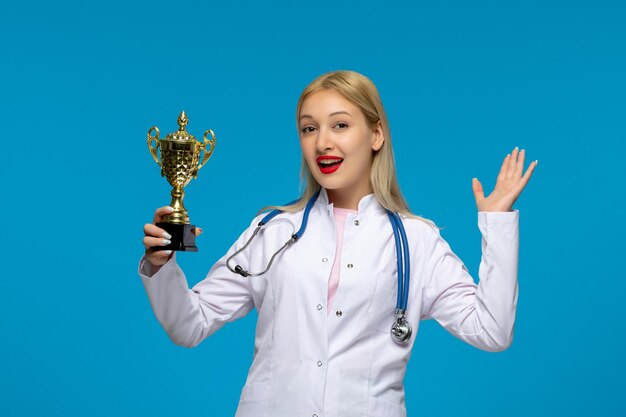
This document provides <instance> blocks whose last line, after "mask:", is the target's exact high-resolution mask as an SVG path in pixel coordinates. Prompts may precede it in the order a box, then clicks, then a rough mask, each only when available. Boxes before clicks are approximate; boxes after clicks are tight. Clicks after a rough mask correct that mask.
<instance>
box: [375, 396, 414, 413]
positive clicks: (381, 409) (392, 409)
mask: <svg viewBox="0 0 626 417" xmlns="http://www.w3.org/2000/svg"><path fill="white" fill-rule="evenodd" d="M367 415H368V416H385V417H406V408H404V407H402V406H400V405H398V404H394V403H391V402H389V401H385V400H381V399H379V398H373V397H370V400H369V407H368V410H367Z"/></svg>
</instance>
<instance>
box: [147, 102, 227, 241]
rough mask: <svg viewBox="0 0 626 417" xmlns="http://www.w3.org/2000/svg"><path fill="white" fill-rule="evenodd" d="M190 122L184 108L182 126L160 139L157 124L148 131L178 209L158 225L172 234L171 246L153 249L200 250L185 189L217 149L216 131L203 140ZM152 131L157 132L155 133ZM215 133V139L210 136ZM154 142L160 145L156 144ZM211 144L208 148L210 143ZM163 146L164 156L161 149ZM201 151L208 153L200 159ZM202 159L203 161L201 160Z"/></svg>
mask: <svg viewBox="0 0 626 417" xmlns="http://www.w3.org/2000/svg"><path fill="white" fill-rule="evenodd" d="M187 123H188V119H187V115H186V114H185V112H184V111H183V112H182V113H181V114H180V116H178V126H179V129H178V131H176V132H172V133H170V134H168V135H167V137H166V138H165V139H159V129H158V128H157V127H156V126H153V127H151V128H150V130H148V149H149V150H150V154H152V158H154V161H155V162H156V163H157V164H158V165H159V167H161V176H164V177H166V178H167V181H168V182H169V183H170V185H171V186H172V187H173V188H172V193H171V195H172V202H171V203H170V206H171V207H172V208H174V211H173V212H171V213H169V214H165V215H164V216H163V218H162V221H161V222H158V223H156V226H158V227H160V228H161V229H163V230H165V231H166V232H167V233H169V234H170V235H171V236H172V238H171V239H170V240H171V243H170V244H169V245H167V246H154V247H152V250H155V251H158V250H175V251H186V252H197V251H198V248H197V247H196V244H195V240H196V234H195V230H194V229H195V228H196V227H195V226H194V225H192V224H190V222H189V215H188V213H187V210H186V209H185V206H184V204H183V197H184V195H185V191H184V190H183V188H184V187H185V186H187V184H189V182H190V181H191V179H192V178H198V171H199V170H200V168H202V167H203V166H204V164H205V163H206V162H207V161H208V160H209V158H210V157H211V154H213V149H214V148H215V133H213V131H212V130H211V129H209V130H207V131H206V132H204V143H200V142H198V141H197V140H196V138H195V137H194V136H193V135H191V134H189V133H188V132H187V130H186V126H187ZM152 132H156V135H155V136H152ZM208 134H210V135H211V139H208V138H207V135H208ZM153 142H154V143H156V145H153ZM209 145H210V147H209V148H208V149H207V146H209ZM159 149H160V154H161V158H160V159H159V157H158V155H157V151H158V150H159ZM201 152H203V153H204V155H203V157H202V160H200V154H201ZM199 161H200V162H199Z"/></svg>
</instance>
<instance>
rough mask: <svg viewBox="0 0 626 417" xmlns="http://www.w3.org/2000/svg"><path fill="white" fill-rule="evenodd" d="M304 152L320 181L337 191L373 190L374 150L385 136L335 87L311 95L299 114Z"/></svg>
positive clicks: (365, 193) (312, 170)
mask: <svg viewBox="0 0 626 417" xmlns="http://www.w3.org/2000/svg"><path fill="white" fill-rule="evenodd" d="M299 129H300V146H301V147H302V154H303V155H304V159H305V160H306V163H307V165H308V167H309V169H310V170H311V173H312V174H313V176H314V177H315V179H316V180H317V182H318V183H319V184H320V185H321V186H322V187H324V188H326V189H327V190H329V193H330V190H335V192H346V193H350V192H360V193H361V194H362V195H367V194H369V193H371V192H372V187H371V183H370V170H371V166H372V159H373V152H374V151H377V150H379V149H380V148H381V146H382V144H383V141H384V137H383V133H382V127H381V124H380V122H378V123H377V125H376V126H375V127H374V128H370V126H369V125H368V123H367V120H366V119H365V115H364V114H363V112H362V111H361V109H360V108H359V107H358V106H356V105H355V104H353V103H352V102H350V101H349V100H347V99H346V98H345V97H343V96H342V95H341V94H340V93H338V92H337V91H335V90H333V89H326V90H321V91H318V92H316V93H313V94H311V95H309V96H308V97H307V98H306V99H305V100H304V102H303V103H302V108H301V110H300V118H299Z"/></svg>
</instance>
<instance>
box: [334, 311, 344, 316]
mask: <svg viewBox="0 0 626 417" xmlns="http://www.w3.org/2000/svg"><path fill="white" fill-rule="evenodd" d="M335 314H336V315H337V317H341V315H342V314H343V312H342V311H341V310H337V312H336V313H335Z"/></svg>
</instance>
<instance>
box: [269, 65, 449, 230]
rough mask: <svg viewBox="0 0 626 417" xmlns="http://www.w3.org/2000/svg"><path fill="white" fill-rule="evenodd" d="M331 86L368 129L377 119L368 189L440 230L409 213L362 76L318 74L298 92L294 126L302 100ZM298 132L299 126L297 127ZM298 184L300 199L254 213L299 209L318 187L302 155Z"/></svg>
mask: <svg viewBox="0 0 626 417" xmlns="http://www.w3.org/2000/svg"><path fill="white" fill-rule="evenodd" d="M325 89H333V90H335V91H337V92H338V93H340V94H341V95H342V96H344V97H345V98H346V99H348V100H350V101H351V102H352V103H354V104H355V105H356V106H358V107H359V108H360V109H361V111H362V112H363V114H364V115H365V118H366V120H367V122H368V124H369V125H370V128H372V129H373V128H374V126H375V125H376V124H377V123H378V122H379V121H380V123H381V125H382V130H383V134H384V137H385V140H384V142H383V145H382V147H381V148H380V149H379V150H378V151H373V160H372V169H371V172H370V180H371V183H372V189H373V191H374V195H375V196H376V199H377V200H378V202H379V203H380V204H381V205H382V206H383V207H384V208H386V209H388V210H391V211H394V212H397V213H400V214H404V215H405V216H407V217H409V218H413V219H418V220H421V221H423V222H425V223H426V224H428V225H429V226H432V227H434V228H437V229H440V228H439V227H438V226H436V225H435V223H434V222H433V221H432V220H429V219H426V218H424V217H421V216H417V215H415V214H413V213H411V212H410V210H409V206H408V204H407V203H406V200H405V198H404V196H403V195H402V192H401V191H400V186H399V184H398V178H397V176H396V164H395V160H394V156H393V148H392V146H391V131H390V129H389V122H388V120H387V115H386V114H385V109H384V108H383V103H382V101H381V99H380V95H379V94H378V90H377V89H376V86H375V85H374V83H373V82H372V81H371V80H370V79H369V78H367V77H366V76H364V75H362V74H359V73H358V72H355V71H332V72H328V73H325V74H322V75H320V76H319V77H317V78H316V79H315V80H313V81H312V82H311V83H310V84H309V85H308V86H307V87H306V88H305V89H304V91H303V92H302V94H301V95H300V99H299V100H298V105H297V107H296V128H297V129H298V126H299V118H300V111H301V109H302V103H304V100H305V99H306V98H307V97H308V96H309V95H311V94H313V93H315V92H318V91H321V90H325ZM298 131H299V129H298ZM300 181H301V186H302V183H304V185H305V187H304V191H303V192H302V194H301V198H300V200H299V201H298V202H297V203H295V204H291V205H285V206H265V207H263V208H261V209H260V210H259V211H258V212H257V215H258V214H260V213H262V212H263V211H265V210H273V209H279V210H281V211H287V212H290V213H294V212H297V211H299V210H301V209H303V208H304V207H305V206H306V204H307V202H308V201H309V199H310V198H311V197H312V196H313V195H314V194H315V193H316V192H317V191H318V190H320V188H321V185H320V184H319V183H318V182H317V180H316V179H315V177H314V176H313V174H312V173H311V170H310V169H309V167H308V165H307V163H306V160H305V159H304V155H303V156H302V167H301V170H300Z"/></svg>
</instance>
